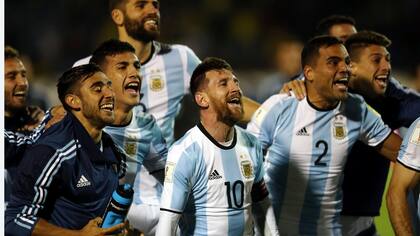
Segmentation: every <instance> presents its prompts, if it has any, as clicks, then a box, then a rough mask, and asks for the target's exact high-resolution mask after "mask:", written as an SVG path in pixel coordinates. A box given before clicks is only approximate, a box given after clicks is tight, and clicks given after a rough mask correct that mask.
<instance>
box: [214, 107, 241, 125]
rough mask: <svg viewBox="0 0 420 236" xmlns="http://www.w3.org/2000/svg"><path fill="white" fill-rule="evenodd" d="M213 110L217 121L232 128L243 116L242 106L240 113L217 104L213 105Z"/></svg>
mask: <svg viewBox="0 0 420 236" xmlns="http://www.w3.org/2000/svg"><path fill="white" fill-rule="evenodd" d="M213 105H214V110H215V112H216V114H217V120H219V121H222V122H223V123H225V124H227V125H229V126H234V125H235V124H236V123H238V122H239V121H240V120H241V119H242V117H243V114H244V110H243V106H242V107H241V110H240V111H237V110H232V109H230V108H229V106H228V105H227V104H220V103H219V104H217V103H213Z"/></svg>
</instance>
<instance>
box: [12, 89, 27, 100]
mask: <svg viewBox="0 0 420 236" xmlns="http://www.w3.org/2000/svg"><path fill="white" fill-rule="evenodd" d="M13 96H14V97H17V98H20V99H25V98H26V90H16V91H14V92H13Z"/></svg>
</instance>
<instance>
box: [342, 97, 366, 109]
mask: <svg viewBox="0 0 420 236" xmlns="http://www.w3.org/2000/svg"><path fill="white" fill-rule="evenodd" d="M343 103H344V104H345V108H346V109H347V110H348V111H350V112H361V111H362V110H364V109H365V108H366V107H367V103H366V102H365V99H364V98H363V97H362V96H361V95H359V94H354V93H348V97H347V99H346V100H345V101H344V102H343Z"/></svg>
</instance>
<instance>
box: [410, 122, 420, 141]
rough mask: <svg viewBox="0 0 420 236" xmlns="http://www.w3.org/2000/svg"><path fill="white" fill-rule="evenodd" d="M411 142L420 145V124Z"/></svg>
mask: <svg viewBox="0 0 420 236" xmlns="http://www.w3.org/2000/svg"><path fill="white" fill-rule="evenodd" d="M410 143H414V144H415V145H420V124H417V126H416V128H415V129H414V132H413V134H412V135H411V137H410Z"/></svg>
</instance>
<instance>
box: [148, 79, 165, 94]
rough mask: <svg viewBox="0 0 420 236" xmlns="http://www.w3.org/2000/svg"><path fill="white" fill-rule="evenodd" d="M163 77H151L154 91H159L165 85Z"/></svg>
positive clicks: (151, 86) (151, 87)
mask: <svg viewBox="0 0 420 236" xmlns="http://www.w3.org/2000/svg"><path fill="white" fill-rule="evenodd" d="M164 86H165V85H164V83H163V79H162V78H161V77H160V76H159V75H155V76H153V77H152V78H151V79H150V89H151V90H152V91H154V92H159V91H161V90H162V89H163V87H164Z"/></svg>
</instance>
